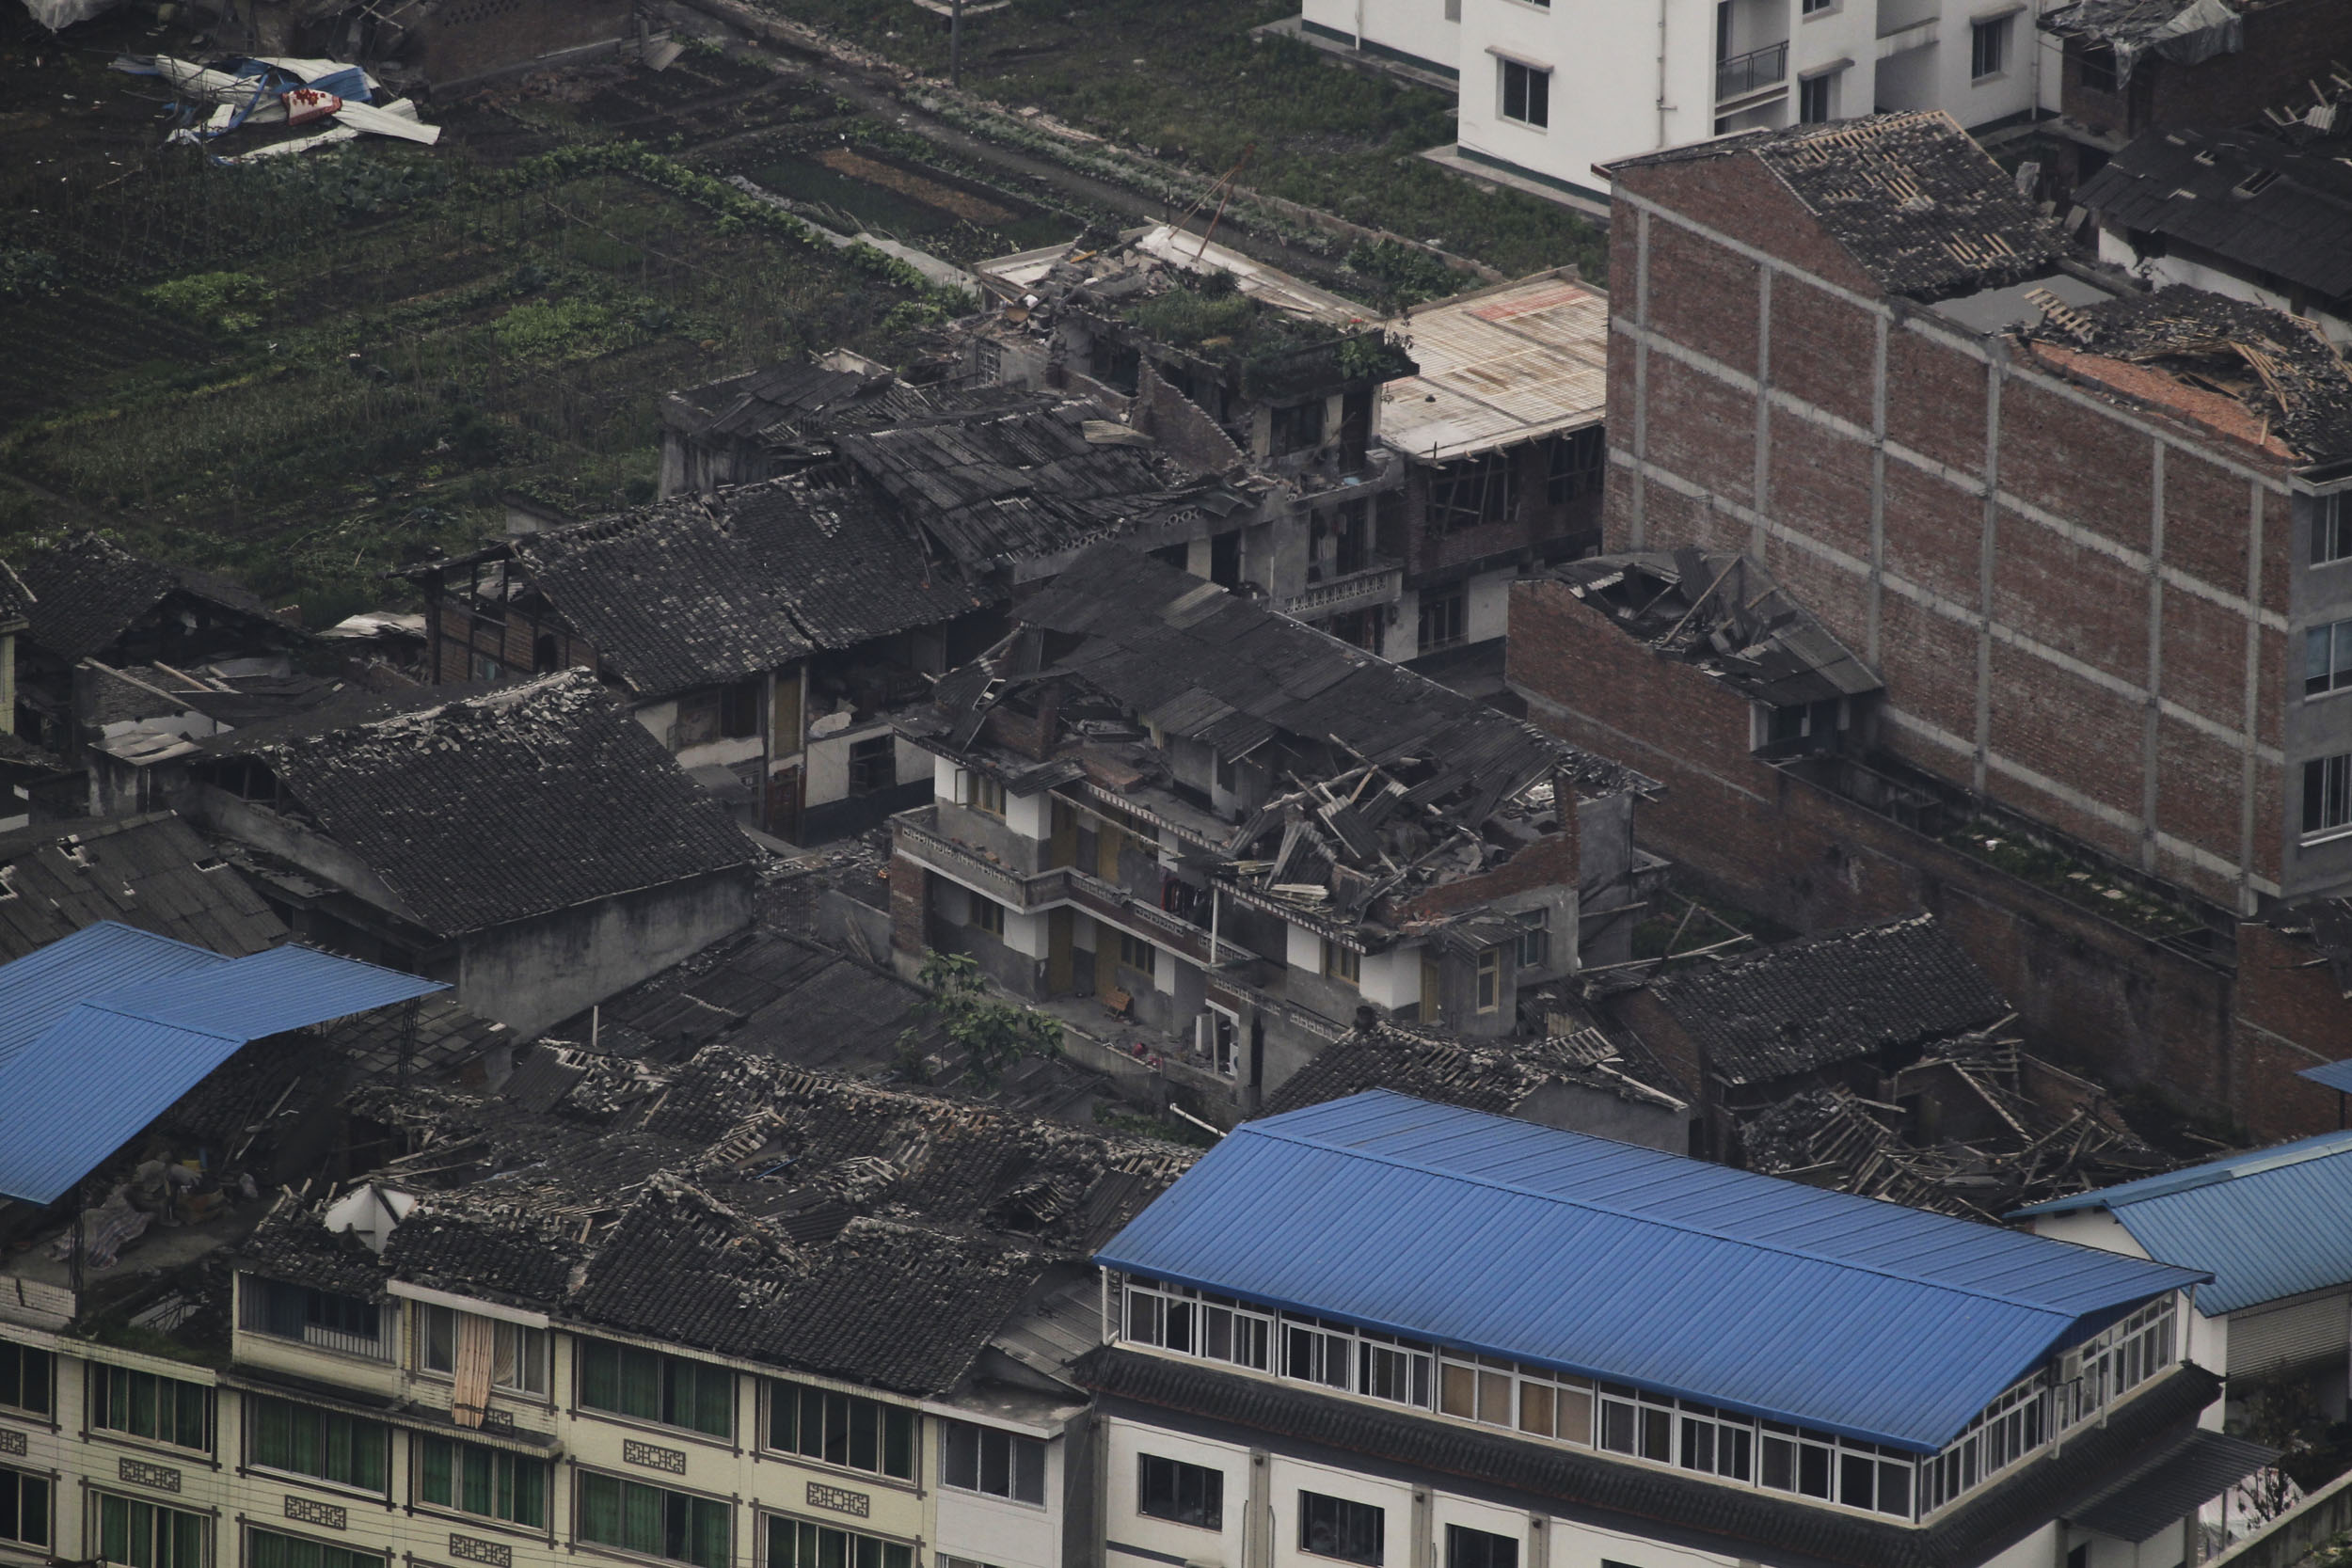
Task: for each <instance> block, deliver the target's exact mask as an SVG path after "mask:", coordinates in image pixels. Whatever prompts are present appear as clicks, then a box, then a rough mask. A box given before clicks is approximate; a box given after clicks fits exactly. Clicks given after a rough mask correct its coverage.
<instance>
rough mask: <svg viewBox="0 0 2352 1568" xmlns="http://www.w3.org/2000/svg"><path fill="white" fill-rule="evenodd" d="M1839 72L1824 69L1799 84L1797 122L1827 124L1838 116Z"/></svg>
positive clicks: (1802, 123)
mask: <svg viewBox="0 0 2352 1568" xmlns="http://www.w3.org/2000/svg"><path fill="white" fill-rule="evenodd" d="M1836 91H1837V73H1836V71H1823V72H1822V73H1821V74H1820V75H1819V76H1807V77H1805V78H1804V79H1803V80H1802V81H1800V82H1798V84H1797V122H1798V123H1799V124H1801V125H1826V124H1828V123H1829V122H1830V121H1831V120H1833V119H1836V118H1837V109H1836Z"/></svg>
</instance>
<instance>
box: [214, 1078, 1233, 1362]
mask: <svg viewBox="0 0 2352 1568" xmlns="http://www.w3.org/2000/svg"><path fill="white" fill-rule="evenodd" d="M535 1054H536V1055H545V1054H550V1051H549V1049H548V1048H547V1047H541V1048H540V1049H539V1051H538V1053H535ZM553 1054H557V1055H560V1056H563V1057H564V1058H566V1059H568V1060H570V1061H572V1062H574V1063H576V1064H577V1063H580V1062H581V1061H583V1060H584V1061H589V1062H592V1063H594V1064H595V1070H594V1071H593V1072H590V1073H587V1074H584V1075H582V1076H580V1077H578V1078H576V1079H574V1081H573V1082H572V1084H571V1085H569V1086H568V1087H566V1088H565V1089H564V1091H563V1092H562V1093H561V1094H560V1095H559V1096H557V1097H556V1098H555V1099H554V1100H553V1101H543V1100H541V1099H536V1098H534V1099H533V1100H532V1101H531V1103H529V1104H523V1103H519V1102H518V1101H516V1086H515V1085H513V1084H510V1085H507V1088H506V1090H505V1092H504V1095H503V1097H502V1098H496V1099H492V1098H485V1097H482V1096H478V1095H466V1094H458V1093H453V1092H450V1091H446V1090H440V1089H407V1090H402V1089H395V1088H389V1087H379V1088H377V1089H374V1090H371V1091H369V1092H367V1093H366V1094H364V1095H363V1096H362V1097H361V1098H360V1101H358V1105H359V1107H360V1108H361V1109H362V1111H363V1112H364V1114H366V1115H368V1116H370V1117H373V1118H374V1119H376V1120H378V1121H381V1122H384V1123H386V1124H388V1125H390V1126H393V1127H395V1128H400V1129H405V1131H406V1132H407V1133H408V1134H409V1135H410V1137H411V1138H412V1140H413V1141H416V1142H419V1143H421V1145H422V1147H421V1148H419V1149H418V1151H417V1152H416V1153H414V1154H411V1155H408V1156H405V1157H404V1158H402V1159H399V1160H395V1161H393V1162H391V1163H390V1164H388V1165H386V1166H384V1167H383V1168H381V1169H379V1170H378V1171H376V1172H374V1173H373V1175H371V1176H370V1177H368V1178H367V1180H371V1181H373V1182H374V1183H375V1184H376V1185H378V1186H379V1187H384V1188H390V1189H396V1190H398V1191H401V1192H405V1193H407V1194H409V1195H410V1196H414V1197H415V1198H417V1199H418V1204H417V1207H416V1209H415V1210H414V1211H413V1212H411V1213H410V1215H409V1216H408V1217H407V1218H406V1219H405V1220H404V1221H403V1222H402V1223H401V1224H400V1225H399V1226H398V1227H396V1228H395V1229H394V1230H393V1232H392V1234H391V1237H390V1239H389V1243H388V1244H387V1246H386V1248H385V1250H384V1253H383V1255H382V1257H381V1258H380V1259H379V1258H377V1257H376V1256H374V1255H373V1254H372V1253H370V1252H369V1251H368V1250H367V1249H366V1248H365V1247H364V1246H362V1245H359V1244H358V1243H354V1242H350V1241H348V1240H347V1239H344V1238H338V1237H336V1236H333V1235H331V1234H329V1233H328V1232H327V1230H326V1227H325V1226H324V1225H322V1224H321V1223H320V1217H319V1210H318V1209H309V1208H305V1207H303V1206H301V1205H299V1204H296V1203H293V1202H291V1201H286V1200H281V1201H280V1203H279V1205H278V1208H277V1210H275V1211H274V1212H272V1214H271V1215H270V1217H269V1218H268V1219H266V1220H265V1221H264V1222H263V1223H262V1226H261V1227H259V1228H258V1229H257V1230H256V1231H255V1232H254V1235H253V1237H252V1239H251V1241H250V1242H249V1243H247V1246H246V1254H245V1260H246V1264H247V1266H249V1267H252V1268H255V1269H257V1270H259V1271H260V1272H262V1273H263V1274H265V1275H271V1276H273V1277H279V1278H285V1279H290V1280H294V1281H297V1282H306V1283H314V1284H319V1285H323V1286H326V1287H328V1288H332V1289H339V1290H345V1291H357V1292H358V1293H363V1294H367V1295H371V1296H374V1295H380V1294H382V1293H383V1291H384V1287H385V1285H386V1283H387V1281H388V1280H389V1279H393V1278H398V1279H402V1280H405V1281H407V1282H409V1283H413V1284H417V1285H423V1286H427V1287H431V1288H436V1289H441V1290H447V1291H453V1292H456V1293H459V1294H467V1295H475V1296H481V1297H485V1298H487V1299H497V1300H503V1301H506V1302H509V1303H513V1304H517V1305H523V1306H528V1307H535V1308H537V1309H540V1310H543V1311H546V1312H548V1314H550V1315H551V1316H553V1317H556V1318H558V1319H560V1320H562V1321H565V1322H568V1323H576V1324H580V1325H583V1326H586V1327H589V1328H595V1327H598V1326H602V1327H608V1328H612V1329H617V1330H622V1331H626V1332H633V1333H640V1334H644V1335H647V1336H650V1337H658V1338H662V1339H666V1340H670V1341H673V1342H675V1343H679V1344H683V1345H687V1346H691V1347H695V1348H698V1349H702V1350H706V1351H710V1352H715V1353H718V1354H726V1355H734V1356H740V1357H743V1358H746V1359H750V1360H755V1361H763V1362H768V1363H771V1364H772V1365H775V1366H778V1367H782V1368H801V1369H804V1370H811V1371H816V1372H820V1373H824V1374H826V1375H830V1376H835V1377H841V1378H845V1379H849V1380H852V1381H856V1382H862V1383H867V1384H871V1385H876V1386H882V1387H886V1388H890V1389H894V1390H897V1391H899V1392H903V1393H910V1394H920V1395H936V1394H940V1393H944V1392H946V1390H948V1389H950V1388H952V1387H954V1386H956V1385H957V1384H958V1383H959V1382H960V1381H961V1379H963V1378H964V1377H965V1376H966V1374H967V1373H969V1372H970V1371H971V1370H972V1367H973V1363H974V1361H975V1359H976V1358H977V1356H978V1355H979V1354H980V1353H981V1351H982V1350H983V1349H984V1348H985V1347H986V1346H987V1344H988V1343H989V1340H990V1339H991V1338H992V1337H993V1336H994V1335H995V1334H996V1333H997V1332H998V1330H999V1329H1000V1328H1002V1327H1003V1325H1004V1324H1005V1322H1006V1320H1007V1319H1008V1318H1009V1316H1010V1315H1011V1314H1012V1313H1013V1311H1014V1310H1015V1308H1016V1307H1019V1306H1020V1305H1021V1304H1022V1303H1023V1302H1024V1301H1025V1299H1027V1298H1029V1297H1030V1296H1031V1295H1032V1293H1033V1292H1034V1291H1036V1290H1037V1288H1038V1287H1039V1285H1040V1284H1041V1281H1043V1280H1044V1279H1045V1278H1046V1277H1047V1276H1048V1275H1049V1274H1050V1273H1052V1272H1054V1271H1056V1270H1060V1269H1065V1268H1068V1267H1070V1266H1072V1265H1074V1264H1076V1263H1078V1262H1080V1261H1082V1260H1083V1259H1085V1258H1086V1257H1087V1256H1088V1255H1089V1253H1090V1252H1091V1250H1092V1249H1093V1248H1094V1247H1095V1246H1096V1245H1098V1244H1099V1243H1102V1242H1103V1241H1104V1240H1106V1239H1107V1238H1108V1237H1109V1236H1111V1235H1112V1234H1113V1233H1115V1232H1116V1231H1117V1230H1118V1229H1119V1228H1120V1227H1121V1226H1122V1225H1124V1224H1125V1223H1126V1222H1127V1220H1128V1219H1129V1218H1131V1217H1132V1216H1133V1215H1134V1214H1135V1213H1136V1212H1138V1211H1140V1210H1141V1208H1142V1207H1143V1206H1144V1205H1145V1204H1146V1203H1148V1202H1149V1201H1150V1200H1151V1199H1152V1197H1153V1196H1157V1195H1158V1193H1159V1192H1161V1191H1162V1190H1163V1189H1164V1188H1165V1187H1166V1186H1167V1185H1168V1183H1169V1182H1171V1181H1173V1180H1175V1179H1176V1177H1177V1176H1178V1175H1180V1174H1181V1173H1182V1172H1183V1171H1184V1168H1185V1167H1186V1166H1187V1165H1189V1164H1190V1163H1191V1161H1192V1159H1193V1158H1194V1152H1193V1151H1192V1150H1189V1149H1184V1148H1179V1147H1177V1146H1175V1145H1171V1144H1163V1143H1159V1142H1156V1141H1154V1140H1151V1139H1143V1138H1134V1137H1128V1136H1123V1135H1110V1134H1102V1133H1095V1132H1082V1131H1080V1130H1078V1129H1075V1128H1073V1127H1068V1126H1063V1125H1059V1124H1056V1123H1053V1122H1048V1121H1044V1120H1041V1119H1039V1118H1035V1117H1025V1116H1020V1115H1016V1114H1013V1113H1009V1112H1006V1111H1003V1110H999V1109H995V1108H992V1107H987V1106H981V1105H977V1104H973V1103H971V1102H968V1101H957V1100H953V1099H948V1098H946V1097H943V1096H940V1095H935V1094H931V1093H927V1092H920V1091H914V1090H905V1089H888V1088H879V1087H874V1086H871V1085H864V1084H858V1083H853V1082H850V1081H849V1080H846V1079H841V1078H835V1077H832V1076H829V1075H827V1074H823V1073H818V1072H811V1071H808V1070H805V1069H799V1068H794V1067H791V1066H789V1065H787V1064H784V1063H780V1062H776V1061H773V1060H771V1059H769V1058H766V1057H763V1056H759V1055H755V1054H753V1053H745V1052H739V1051H736V1050H734V1049H732V1048H731V1047H729V1046H725V1045H713V1046H710V1047H707V1048H706V1049H705V1050H704V1051H702V1052H701V1053H698V1054H697V1055H696V1056H695V1057H694V1058H693V1059H692V1060H691V1061H690V1062H688V1063H686V1064H684V1065H682V1066H678V1067H669V1068H663V1067H656V1066H651V1065H648V1064H645V1063H642V1062H632V1061H628V1060H624V1059H619V1058H610V1057H605V1058H587V1057H585V1055H584V1053H577V1052H569V1051H557V1052H553ZM534 1060H535V1055H534ZM516 1076H517V1079H519V1078H520V1077H521V1074H520V1073H518V1074H517V1075H516ZM321 1207H323V1206H321Z"/></svg>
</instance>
